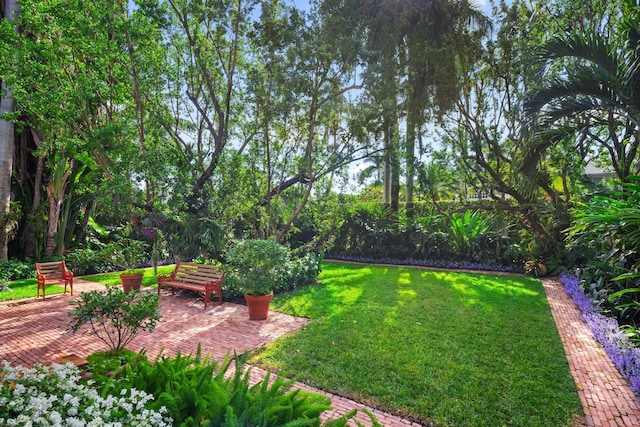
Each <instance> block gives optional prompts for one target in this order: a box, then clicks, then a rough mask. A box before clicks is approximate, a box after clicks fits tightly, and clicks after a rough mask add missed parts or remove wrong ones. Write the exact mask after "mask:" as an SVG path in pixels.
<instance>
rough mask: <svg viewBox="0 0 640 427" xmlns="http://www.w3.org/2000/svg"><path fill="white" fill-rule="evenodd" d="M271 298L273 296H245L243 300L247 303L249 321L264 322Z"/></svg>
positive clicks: (267, 314)
mask: <svg viewBox="0 0 640 427" xmlns="http://www.w3.org/2000/svg"><path fill="white" fill-rule="evenodd" d="M272 298H273V294H269V295H259V296H256V295H249V294H245V295H244V299H245V300H246V301H247V309H248V310H249V320H265V319H266V318H267V316H269V304H271V299H272Z"/></svg>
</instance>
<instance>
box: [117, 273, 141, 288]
mask: <svg viewBox="0 0 640 427" xmlns="http://www.w3.org/2000/svg"><path fill="white" fill-rule="evenodd" d="M143 277H144V274H121V275H120V280H121V281H122V289H123V290H124V291H125V292H127V293H128V292H131V290H139V289H140V285H142V278H143Z"/></svg>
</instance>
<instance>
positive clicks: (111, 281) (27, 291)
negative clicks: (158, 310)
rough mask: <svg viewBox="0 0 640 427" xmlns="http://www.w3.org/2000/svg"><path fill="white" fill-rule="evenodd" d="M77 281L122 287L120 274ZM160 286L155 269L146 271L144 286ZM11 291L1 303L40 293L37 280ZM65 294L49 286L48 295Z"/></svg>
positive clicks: (165, 269)
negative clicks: (154, 272)
mask: <svg viewBox="0 0 640 427" xmlns="http://www.w3.org/2000/svg"><path fill="white" fill-rule="evenodd" d="M174 267H175V266H173V265H165V266H160V267H158V274H170V273H171V272H172V271H173V269H174ZM76 279H84V280H89V281H91V282H97V283H104V284H105V285H120V283H121V282H120V273H119V272H113V273H104V274H94V275H91V276H82V277H74V280H76ZM157 284H158V282H157V278H156V276H155V275H154V274H153V268H146V269H144V277H143V278H142V285H143V286H156V285H157ZM9 287H10V289H11V290H10V291H6V292H0V301H9V300H17V299H23V298H35V297H36V295H37V291H38V282H37V281H36V279H35V278H32V279H23V280H15V281H13V282H10V283H9ZM78 289H79V288H78V287H75V286H74V295H75V293H76V292H78ZM62 292H64V286H59V285H47V295H54V294H61V293H62Z"/></svg>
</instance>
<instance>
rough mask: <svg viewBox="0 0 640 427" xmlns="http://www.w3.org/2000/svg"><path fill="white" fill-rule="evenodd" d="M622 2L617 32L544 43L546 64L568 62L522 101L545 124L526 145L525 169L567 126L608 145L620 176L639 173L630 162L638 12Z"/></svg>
mask: <svg viewBox="0 0 640 427" xmlns="http://www.w3.org/2000/svg"><path fill="white" fill-rule="evenodd" d="M625 5H626V6H627V7H628V9H629V12H630V13H628V14H627V13H626V12H625V13H624V14H623V16H625V19H624V20H623V21H622V23H621V25H620V26H619V31H618V33H619V37H611V36H610V35H608V34H604V33H602V32H595V31H592V32H586V33H584V34H581V33H576V32H573V33H570V34H567V35H563V36H557V37H554V38H553V39H551V40H550V41H549V42H547V43H546V44H545V45H543V46H542V49H541V59H542V60H544V61H545V62H546V63H547V64H557V63H558V62H559V61H562V60H565V61H566V60H568V61H567V63H568V65H569V66H567V67H565V68H564V70H563V72H562V73H560V74H558V75H557V76H555V77H552V78H550V79H549V80H548V83H547V84H546V85H545V86H543V87H539V88H537V89H535V90H533V91H532V92H531V93H530V94H529V95H528V99H527V101H526V102H525V104H524V109H525V113H526V114H527V115H528V116H529V118H536V116H538V117H537V119H538V127H537V128H538V129H544V131H540V130H538V133H537V134H538V136H539V138H535V142H534V143H533V145H532V146H531V147H529V151H528V155H527V156H526V158H525V159H524V161H523V165H524V166H523V170H524V171H525V173H527V172H529V173H530V172H533V171H532V169H531V166H532V165H533V166H534V168H535V165H537V163H538V161H539V160H540V158H541V156H542V155H543V154H544V152H545V151H546V149H547V148H549V147H550V146H552V145H554V144H556V143H557V142H559V141H561V140H562V138H563V136H566V134H567V130H569V131H571V132H577V133H578V134H580V135H582V136H583V137H584V138H587V139H588V140H590V141H593V142H595V143H597V144H599V145H601V146H602V147H603V148H604V149H606V151H607V152H608V154H609V157H610V159H611V164H612V167H613V169H614V171H615V173H616V175H617V177H618V178H619V179H620V180H621V181H622V182H625V181H627V177H628V176H629V175H631V174H633V173H634V172H636V173H637V169H636V171H634V170H633V167H634V165H636V163H635V161H636V155H637V152H638V146H639V145H640V44H639V42H640V19H638V18H639V17H638V13H637V12H635V13H631V11H632V8H631V7H630V6H631V2H630V1H629V0H627V1H625ZM554 125H555V127H552V126H554ZM527 166H529V167H528V168H527ZM636 167H637V165H636Z"/></svg>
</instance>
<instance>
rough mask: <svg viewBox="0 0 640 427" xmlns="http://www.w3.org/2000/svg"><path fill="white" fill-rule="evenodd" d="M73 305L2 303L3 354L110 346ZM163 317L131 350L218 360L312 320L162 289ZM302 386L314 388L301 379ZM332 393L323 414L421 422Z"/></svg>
mask: <svg viewBox="0 0 640 427" xmlns="http://www.w3.org/2000/svg"><path fill="white" fill-rule="evenodd" d="M93 289H104V285H101V284H97V283H92V282H87V281H84V280H78V279H76V280H74V294H80V292H86V291H90V290H93ZM71 309H72V307H71V306H70V305H69V296H68V295H67V296H64V295H60V294H58V295H51V296H47V299H46V300H45V301H43V300H41V299H40V300H36V299H35V298H33V299H27V300H20V301H10V302H3V303H0V360H3V359H4V360H8V361H9V362H11V363H12V364H14V365H17V364H21V365H24V366H31V365H33V364H34V363H37V362H39V363H48V362H51V361H54V360H58V359H60V358H62V357H64V356H67V355H70V354H75V355H77V356H80V357H82V358H85V357H87V356H88V355H90V354H91V353H93V352H96V351H104V350H106V345H105V344H104V343H102V342H101V341H100V340H98V339H96V338H95V337H94V336H92V335H88V334H82V332H78V333H77V334H76V335H70V334H67V333H65V330H66V328H67V327H68V326H69V322H70V318H69V316H68V315H67V313H68V312H69V311H71ZM160 311H161V312H162V321H161V322H160V323H159V324H158V325H157V326H156V328H155V329H154V331H153V332H152V333H151V334H150V333H147V332H141V333H140V334H138V335H137V336H136V338H134V340H133V341H132V342H131V344H130V345H128V346H127V348H129V349H130V350H133V351H136V352H137V351H140V350H142V349H143V348H144V349H145V351H146V352H147V355H148V357H149V358H150V359H152V360H153V358H155V357H156V356H157V355H158V354H159V353H160V352H163V354H165V355H167V356H172V355H175V354H176V353H177V352H178V351H181V352H182V353H183V354H190V353H191V354H194V353H195V352H196V350H197V347H198V343H200V345H201V346H202V352H203V354H206V353H207V352H208V353H210V354H211V356H213V357H215V358H216V359H218V360H222V358H224V356H225V355H226V354H227V353H231V354H232V353H233V352H234V351H236V352H237V353H242V352H244V351H248V350H254V349H257V348H259V347H262V346H264V345H265V344H266V343H268V342H271V341H273V340H275V339H277V338H278V337H281V336H283V335H286V334H289V333H293V332H296V331H298V330H299V329H300V328H302V327H303V326H304V325H306V324H307V323H308V319H304V318H299V317H294V316H289V315H286V314H282V313H277V312H274V311H271V312H270V313H269V318H268V319H267V320H266V321H259V322H256V321H251V320H249V316H248V314H247V308H246V306H243V305H238V304H232V303H228V302H225V303H224V304H223V305H221V306H209V307H208V308H207V309H206V310H204V309H203V304H202V300H201V299H198V298H195V297H194V296H192V295H190V296H181V295H180V294H177V295H175V296H172V295H171V292H168V291H167V292H166V293H163V297H162V298H161V299H160ZM265 373H266V372H265V371H263V370H261V369H257V368H253V369H252V381H254V382H257V381H258V380H260V379H261V378H262V377H263V376H264V375H265ZM296 386H297V387H299V388H304V389H307V390H313V391H318V390H314V389H312V388H311V387H308V386H306V385H303V384H297V385H296ZM328 396H329V397H330V398H331V399H332V406H333V410H332V411H330V412H328V413H325V414H323V417H322V418H323V420H325V421H326V420H327V419H331V418H336V417H339V416H340V415H342V414H345V413H346V412H348V411H350V410H352V409H354V408H358V409H363V408H364V409H367V410H369V411H370V412H372V413H373V414H374V415H375V416H376V417H377V418H378V420H379V421H380V422H381V423H382V425H384V426H390V427H393V426H398V427H407V426H419V425H420V424H416V423H412V422H410V421H407V420H403V419H401V418H399V417H396V416H393V415H390V414H386V413H384V412H382V411H379V410H376V409H373V408H370V407H367V406H365V405H362V404H359V403H357V402H353V401H351V400H349V399H345V398H343V397H340V396H336V395H328ZM355 419H356V420H357V421H359V422H361V423H363V424H364V425H368V426H370V425H371V422H370V420H369V418H368V417H367V416H366V414H364V413H363V412H361V411H359V412H358V415H357V416H356V418H355Z"/></svg>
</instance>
